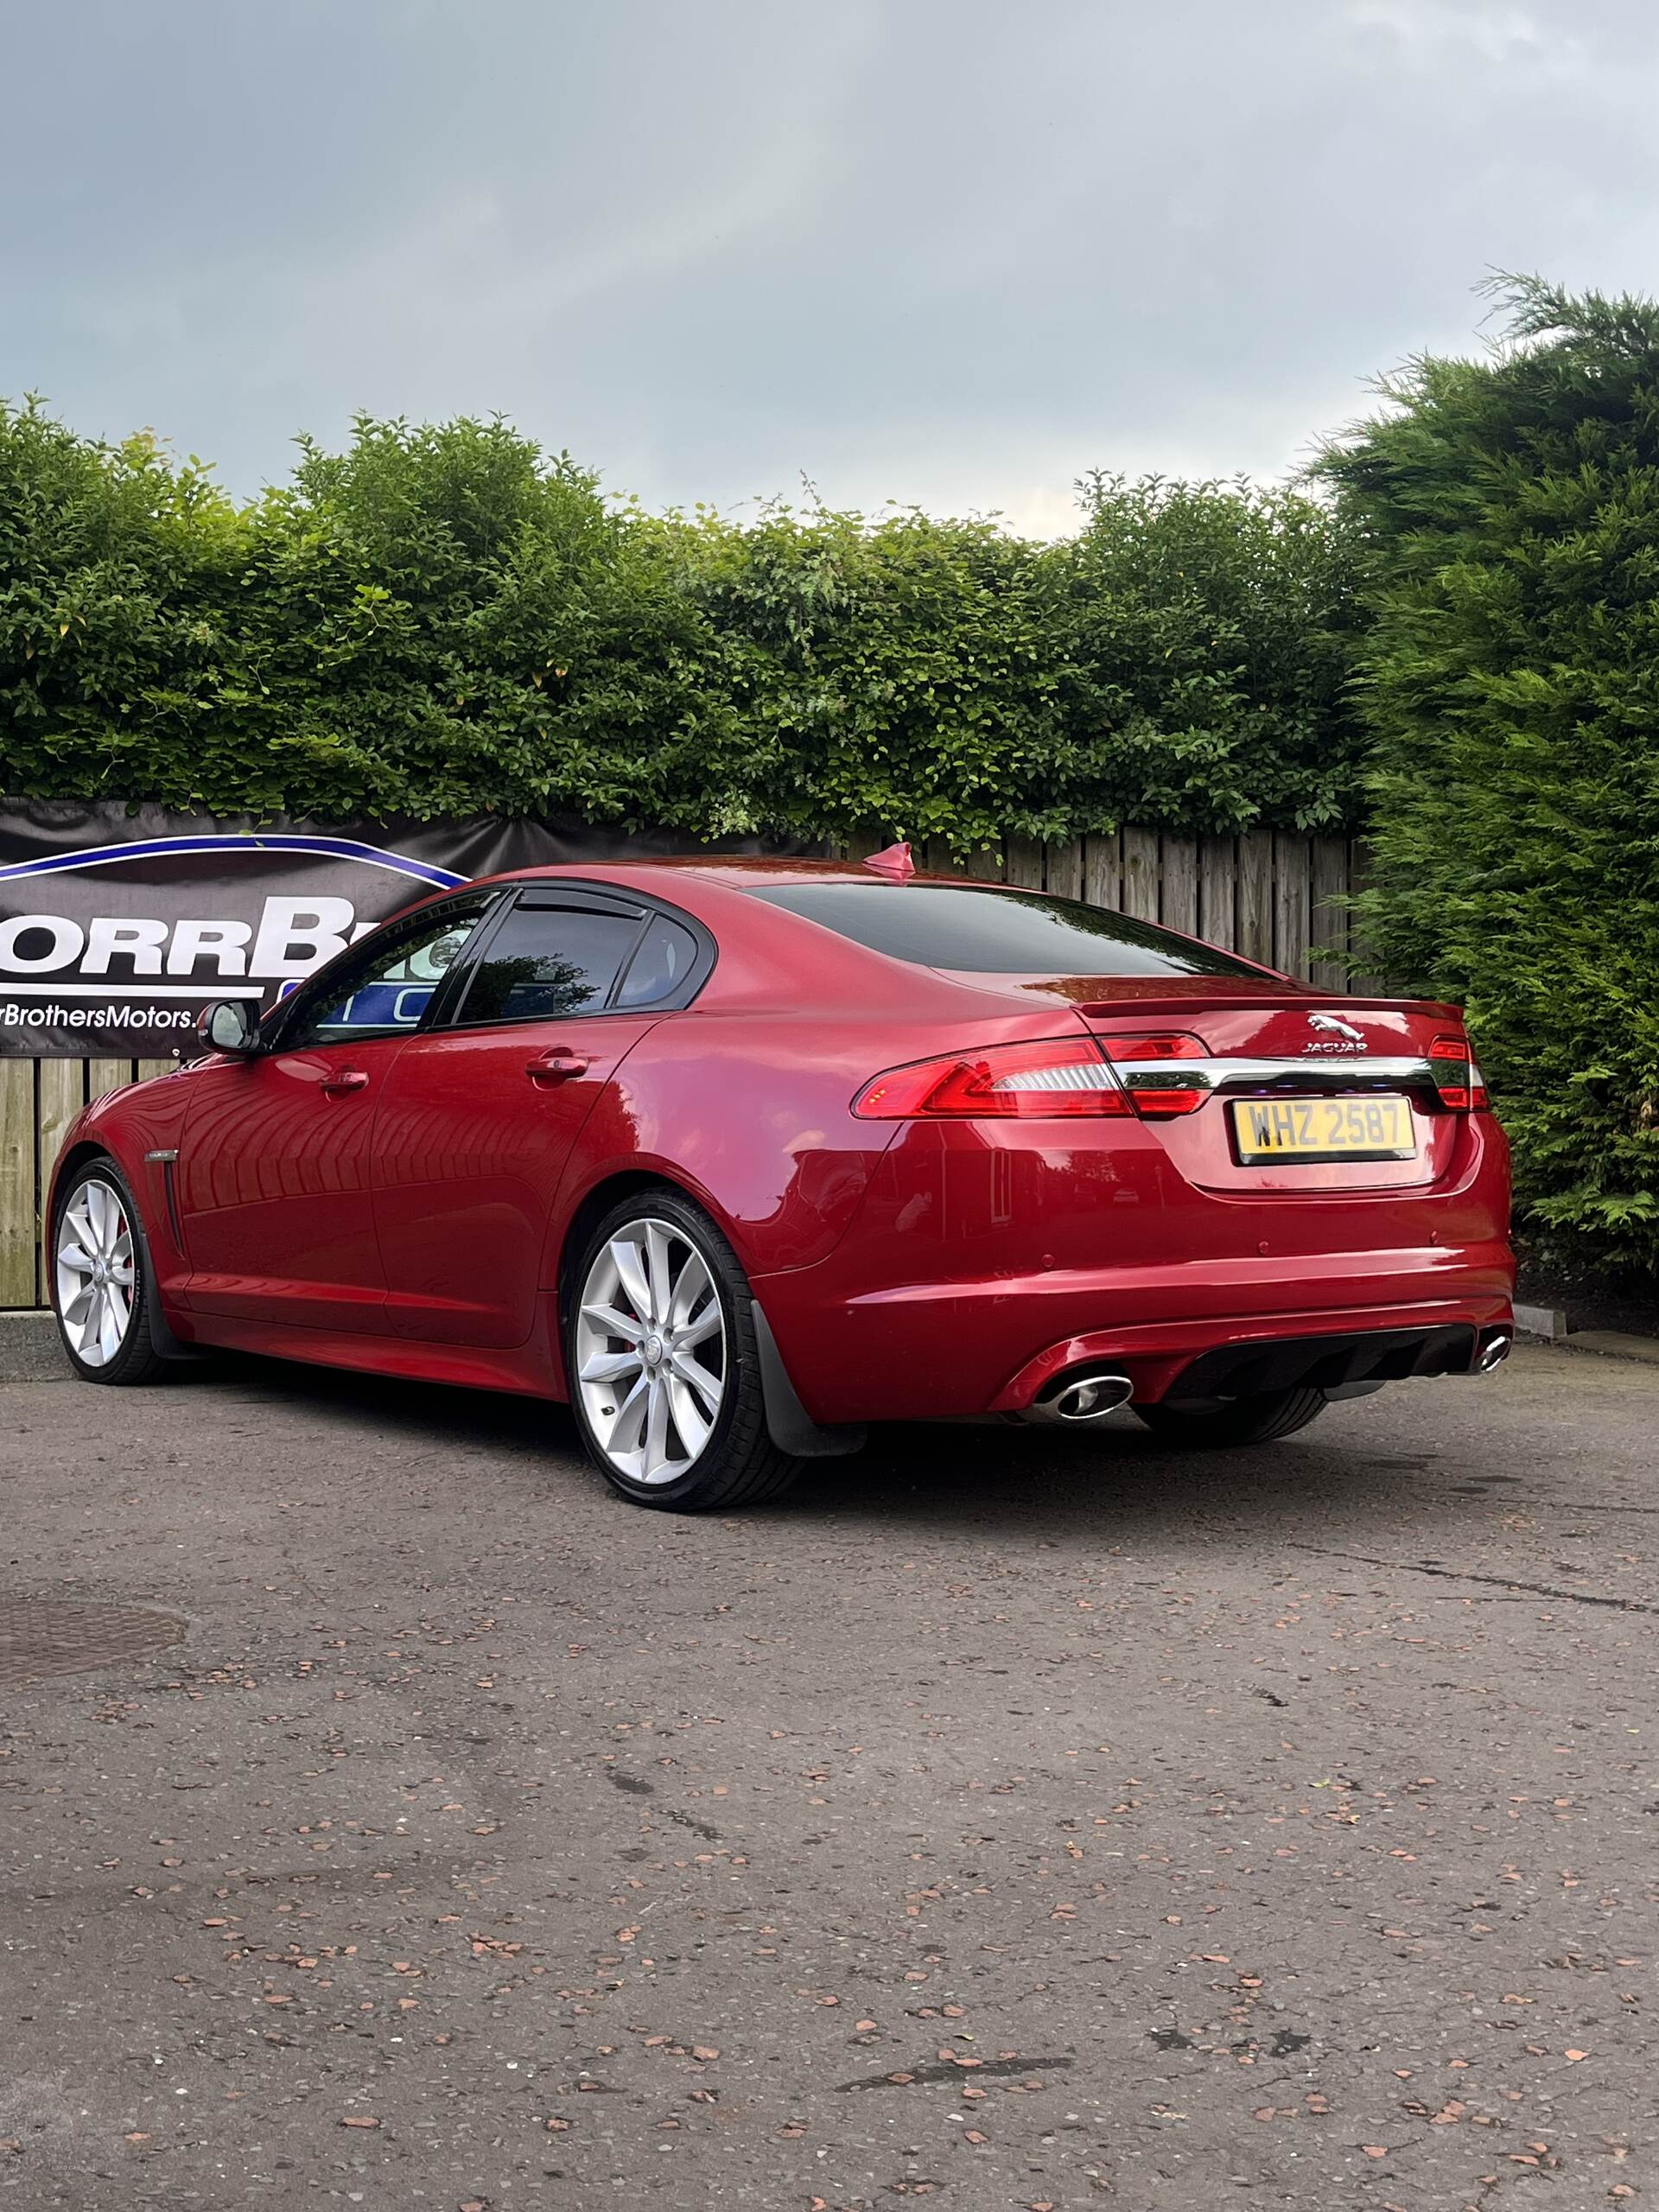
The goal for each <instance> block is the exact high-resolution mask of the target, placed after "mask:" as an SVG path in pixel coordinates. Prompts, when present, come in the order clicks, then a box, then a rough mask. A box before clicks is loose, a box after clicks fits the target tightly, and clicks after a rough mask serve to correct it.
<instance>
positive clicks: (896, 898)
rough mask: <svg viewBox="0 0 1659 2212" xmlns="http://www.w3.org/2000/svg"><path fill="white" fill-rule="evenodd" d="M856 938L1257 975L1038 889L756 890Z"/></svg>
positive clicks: (1226, 958) (972, 967)
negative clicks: (1055, 897)
mask: <svg viewBox="0 0 1659 2212" xmlns="http://www.w3.org/2000/svg"><path fill="white" fill-rule="evenodd" d="M753 895H754V896H755V897H756V898H757V899H765V901H766V904H767V905H768V906H782V907H783V908H785V910H786V912H789V913H791V914H799V915H801V916H802V917H803V918H804V919H805V920H807V921H809V922H818V923H821V924H822V925H823V927H824V928H825V929H830V930H834V931H836V933H837V935H838V936H841V937H845V938H851V939H852V941H853V943H854V944H862V945H867V946H868V948H869V950H871V951H872V952H885V953H887V954H890V955H891V957H893V959H895V960H911V961H914V962H915V963H916V964H917V965H918V967H922V968H956V969H965V970H966V971H967V972H968V973H969V974H970V975H982V976H1259V975H1260V973H1261V970H1260V969H1255V968H1252V967H1251V966H1250V965H1249V963H1248V962H1246V961H1243V960H1235V959H1234V958H1233V957H1232V956H1231V954H1230V953H1226V952H1222V951H1220V950H1217V947H1216V946H1214V945H1212V944H1189V943H1188V942H1187V940H1186V939H1185V938H1178V937H1172V936H1171V935H1170V934H1169V933H1168V931H1165V930H1160V928H1159V927H1158V926H1157V925H1156V924H1155V923H1154V922H1141V921H1136V920H1135V918H1133V917H1132V916H1131V915H1128V914H1115V913H1113V912H1110V910H1109V908H1106V907H1104V906H1084V903H1083V901H1082V900H1081V899H1050V898H1046V897H1045V896H1044V894H1043V893H1041V892H1038V891H990V890H987V891H976V890H973V889H971V888H969V887H967V886H965V885H964V886H963V887H957V885H955V884H948V883H877V882H874V881H871V882H869V883H788V884H782V885H779V886H778V887H775V888H772V887H769V888H767V889H766V890H761V891H757V892H755V893H754V894H753Z"/></svg>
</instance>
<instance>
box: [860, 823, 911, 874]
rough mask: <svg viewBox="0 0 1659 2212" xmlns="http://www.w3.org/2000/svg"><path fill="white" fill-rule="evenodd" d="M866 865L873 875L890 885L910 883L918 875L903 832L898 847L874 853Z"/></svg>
mask: <svg viewBox="0 0 1659 2212" xmlns="http://www.w3.org/2000/svg"><path fill="white" fill-rule="evenodd" d="M864 865H865V867H866V868H868V870H869V871H870V874H872V875H879V876H880V877H881V878H882V879H883V880H884V881H886V882H888V883H908V882H909V881H910V879H911V877H912V875H914V874H915V873H916V863H915V861H913V860H912V858H911V856H910V847H909V846H908V845H907V844H906V842H905V833H904V831H903V830H902V829H901V830H900V831H899V842H898V843H897V844H896V845H889V846H888V847H887V849H886V851H885V852H880V853H872V854H871V855H870V856H869V858H868V860H867V861H865V863H864Z"/></svg>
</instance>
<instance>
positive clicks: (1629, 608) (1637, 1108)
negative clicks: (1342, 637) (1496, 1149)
mask: <svg viewBox="0 0 1659 2212" xmlns="http://www.w3.org/2000/svg"><path fill="white" fill-rule="evenodd" d="M1383 389H1384V392H1385V396H1386V398H1387V400H1388V402H1389V408H1388V412H1387V414H1386V416H1384V417H1383V419H1381V420H1379V421H1376V422H1373V423H1368V424H1365V425H1363V427H1362V428H1360V429H1358V430H1357V431H1356V432H1354V433H1353V434H1352V435H1351V436H1349V437H1348V438H1346V439H1345V440H1344V441H1343V442H1341V443H1340V444H1339V445H1338V446H1337V447H1336V448H1334V449H1333V450H1332V452H1331V453H1330V454H1329V455H1328V456H1327V457H1326V459H1325V463H1324V467H1325V474H1326V475H1327V476H1328V477H1329V479H1330V480H1332V483H1333V484H1334V485H1335V486H1337V487H1338V491H1339V493H1340V498H1341V503H1342V507H1343V511H1344V513H1345V514H1346V515H1347V516H1348V518H1350V520H1351V523H1352V524H1353V526H1354V530H1355V532H1356V535H1357V537H1358V539H1359V541H1360V543H1361V545H1362V548H1363V562H1364V566H1363V595H1364V599H1365V601H1366V604H1367V607H1368V611H1369V615H1370V627H1369V630H1368V632H1367V633H1366V635H1365V638H1364V641H1363V649H1362V652H1361V656H1360V661H1359V668H1360V676H1361V681H1362V684H1363V701H1364V706H1365V711H1366V717H1367V721H1368V723H1369V726H1370V729H1371V731H1372V733H1373V735H1374V738H1375V741H1376V768H1375V772H1374V775H1373V777H1372V779H1371V784H1370V791H1371V804H1372V811H1373V824H1374V826H1373V830H1372V837H1373V850H1374V853H1375V855H1376V868H1377V882H1376V887H1375V888H1374V889H1373V890H1372V891H1371V892H1370V893H1369V895H1368V896H1366V897H1365V898H1364V899H1362V900H1361V902H1360V906H1361V920H1362V925H1363V928H1364V930H1365V932H1366V934H1367V936H1368V937H1369V938H1370V941H1371V945H1372V948H1373V957H1374V958H1376V959H1378V960H1380V962H1381V963H1382V965H1383V969H1384V970H1385V972H1389V973H1392V974H1395V975H1397V976H1402V977H1405V978H1408V979H1409V980H1410V981H1411V982H1413V983H1414V984H1415V985H1417V986H1418V987H1419V988H1423V989H1427V990H1430V991H1433V992H1435V993H1437V994H1439V995H1444V996H1446V997H1447V998H1451V999H1455V1000H1460V1001H1465V1003H1466V1004H1467V1007H1468V1010H1469V1018H1470V1022H1471V1027H1472V1029H1473V1032H1474V1034H1475V1037H1476V1039H1477V1042H1478V1049H1479V1052H1480V1056H1481V1058H1482V1061H1483V1062H1484V1064H1485V1066H1486V1068H1487V1071H1488V1073H1489V1075H1490V1076H1491V1079H1492V1081H1493V1084H1494V1086H1495V1088H1496V1090H1497V1093H1498V1096H1499V1098H1500V1101H1501V1103H1502V1107H1503V1118H1504V1121H1505V1122H1506V1124H1507V1126H1508V1128H1509V1130H1510V1135H1511V1137H1512V1138H1513V1140H1514V1142H1515V1149H1516V1170H1517V1191H1518V1194H1519V1196H1520V1198H1521V1201H1522V1207H1523V1210H1524V1216H1525V1220H1526V1224H1527V1227H1528V1230H1529V1234H1530V1235H1531V1236H1533V1237H1534V1239H1535V1241H1536V1243H1538V1244H1539V1245H1540V1246H1541V1247H1542V1248H1543V1253H1544V1255H1545V1256H1547V1257H1548V1258H1552V1259H1557V1258H1559V1259H1566V1260H1574V1261H1577V1260H1582V1259H1584V1258H1586V1257H1589V1258H1592V1259H1599V1260H1603V1261H1612V1262H1618V1263H1623V1264H1624V1265H1627V1266H1630V1267H1632V1268H1639V1269H1641V1270H1643V1271H1644V1272H1645V1271H1649V1270H1652V1269H1654V1268H1656V1266H1659V307H1656V306H1655V305H1654V304H1653V303H1652V302H1647V301H1639V300H1605V299H1601V298H1598V297H1594V296H1592V297H1585V298H1575V297H1573V296H1569V295H1567V294H1564V293H1561V292H1559V291H1557V290H1554V289H1551V288H1550V287H1548V286H1545V285H1541V284H1537V283H1522V284H1517V285H1515V286H1513V287H1511V288H1510V323H1509V328H1508V333H1507V337H1506V339H1505V341H1504V342H1503V344H1502V345H1501V346H1499V347H1498V348H1497V350H1496V352H1495V353H1493V355H1492V356H1491V358H1490V359H1485V360H1482V361H1444V360H1433V359H1423V360H1420V361H1418V362H1416V363H1414V365H1412V366H1411V367H1410V368H1409V369H1408V371H1407V372H1404V373H1403V374H1402V375H1401V376H1399V377H1397V378H1394V379H1392V380H1390V381H1389V384H1388V385H1386V386H1385V387H1384V388H1383Z"/></svg>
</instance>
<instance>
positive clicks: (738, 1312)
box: [565, 1189, 800, 1513]
mask: <svg viewBox="0 0 1659 2212" xmlns="http://www.w3.org/2000/svg"><path fill="white" fill-rule="evenodd" d="M572 1281H573V1284H574V1295H573V1296H572V1298H571V1300H570V1309H569V1316H568V1318H567V1321H566V1327H565V1365H566V1372H567V1373H568V1375H569V1380H570V1402H571V1407H572V1409H573V1410H574V1412H575V1417H576V1425H577V1427H579V1428H580V1429H581V1431H582V1441H583V1442H584V1443H585V1444H586V1446H587V1447H588V1452H589V1453H590V1454H591V1455H592V1457H593V1459H594V1462H595V1464H596V1465H597V1466H598V1467H599V1470H600V1471H601V1474H603V1475H604V1477H605V1478H606V1480H607V1482H608V1483H609V1484H611V1486H612V1488H613V1489H614V1490H617V1491H620V1493H621V1494H622V1496H623V1497H626V1498H628V1499H630V1500H631V1501H632V1503H634V1504H636V1505H652V1506H658V1507H660V1508H662V1509H664V1510H667V1511H669V1512H676V1513H706V1512H708V1511H709V1510H711V1509H713V1508H715V1507H717V1506H736V1505H755V1504H758V1503H760V1501H761V1500H762V1499H764V1498H770V1497H779V1495H780V1494H781V1493H782V1492H783V1491H785V1489H786V1488H787V1487H788V1485H789V1484H790V1483H791V1482H792V1481H793V1479H794V1478H795V1476H796V1475H797V1473H798V1471H799V1469H800V1462H799V1460H798V1459H791V1457H790V1456H789V1454H788V1453H787V1452H780V1451H779V1449H778V1447H777V1446H776V1445H774V1444H773V1442H772V1438H771V1436H770V1434H769V1433H768V1432H767V1428H766V1406H765V1403H764V1400H763V1396H762V1391H761V1381H760V1358H759V1356H758V1351H757V1348H756V1344H755V1336H754V1319H753V1312H752V1308H751V1303H750V1294H749V1286H748V1282H747V1279H746V1278H745V1276H744V1274H743V1270H742V1268H741V1267H740V1266H739V1265H738V1262H737V1255H735V1253H734V1251H733V1250H732V1248H731V1246H730V1245H729V1244H728V1243H727V1242H726V1239H725V1238H724V1237H723V1236H721V1233H720V1231H719V1230H718V1229H717V1228H716V1227H715V1224H714V1223H713V1222H712V1221H710V1220H709V1217H708V1216H707V1215H706V1214H705V1213H704V1212H703V1211H702V1209H701V1208H700V1207H698V1206H696V1205H692V1204H691V1202H690V1199H689V1198H683V1197H682V1196H681V1195H680V1193H679V1192H677V1191H671V1190H667V1189H664V1190H655V1191H645V1192H639V1193H638V1194H637V1195H636V1196H634V1197H633V1198H627V1199H625V1200H624V1201H623V1203H622V1204H621V1205H619V1206H618V1207H617V1208H616V1209H615V1210H614V1211H613V1212H612V1213H610V1214H607V1217H605V1219H604V1220H603V1221H601V1223H600V1224H599V1226H598V1228H597V1229H595V1230H594V1233H593V1235H592V1236H591V1237H590V1238H589V1239H588V1245H587V1248H586V1249H585V1250H584V1251H583V1252H582V1255H581V1258H580V1259H579V1261H578V1262H577V1265H576V1268H575V1275H574V1277H573V1278H572Z"/></svg>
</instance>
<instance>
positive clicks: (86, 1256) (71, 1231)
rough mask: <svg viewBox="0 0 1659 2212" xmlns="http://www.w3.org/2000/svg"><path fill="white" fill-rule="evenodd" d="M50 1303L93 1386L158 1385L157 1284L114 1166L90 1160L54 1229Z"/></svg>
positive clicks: (70, 1191) (66, 1198)
mask: <svg viewBox="0 0 1659 2212" xmlns="http://www.w3.org/2000/svg"><path fill="white" fill-rule="evenodd" d="M52 1304H53V1308H54V1311H55V1313H56V1314H57V1317H58V1334H59V1336H60V1338H61V1339H62V1342H63V1348H64V1350H65V1351H67V1353H68V1355H69V1357H70V1360H71V1362H72V1363H73V1366H74V1369H75V1372H76V1373H77V1374H78V1375H79V1376H81V1377H82V1378H83V1379H84V1380H85V1381H86V1382H88V1383H152V1382H154V1381H155V1379H156V1376H158V1375H160V1374H161V1373H162V1371H163V1370H164V1369H165V1367H166V1364H167V1363H166V1361H165V1360H164V1359H163V1358H162V1355H161V1353H160V1352H159V1351H157V1350H156V1336H155V1333H154V1332H153V1330H152V1326H151V1324H152V1320H153V1319H155V1318H156V1286H155V1282H154V1281H153V1279H152V1277H151V1274H150V1267H149V1248H148V1246H147V1245H146V1243H145V1242H144V1234H143V1224H142V1223H141V1222H140V1220H139V1217H138V1209H137V1206H136V1205H134V1204H133V1200H132V1193H131V1192H130V1191H129V1190H128V1188H127V1185H126V1183H125V1182H124V1179H123V1178H122V1175H121V1172H120V1170H119V1169H118V1167H117V1166H116V1164H115V1162H114V1161H113V1160H92V1161H90V1162H89V1163H88V1164H87V1166H85V1167H84V1168H83V1169H82V1170H81V1172H80V1173H79V1175H78V1176H76V1177H75V1179H73V1182H72V1183H71V1184H70V1185H69V1188H68V1190H67V1192H66V1193H65V1195H64V1197H63V1198H62V1200H61V1202H60V1205H59V1207H58V1211H57V1217H56V1219H55V1220H54V1223H53V1224H52Z"/></svg>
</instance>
